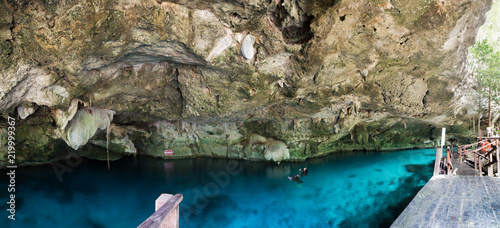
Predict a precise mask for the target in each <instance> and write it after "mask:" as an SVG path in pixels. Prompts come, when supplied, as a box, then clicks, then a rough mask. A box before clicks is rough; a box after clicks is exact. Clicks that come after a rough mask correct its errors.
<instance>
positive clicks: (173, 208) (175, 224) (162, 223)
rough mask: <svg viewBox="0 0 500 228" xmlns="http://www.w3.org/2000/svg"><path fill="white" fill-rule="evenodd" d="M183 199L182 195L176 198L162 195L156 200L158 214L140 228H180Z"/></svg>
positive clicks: (150, 217) (175, 196) (177, 195)
mask: <svg viewBox="0 0 500 228" xmlns="http://www.w3.org/2000/svg"><path fill="white" fill-rule="evenodd" d="M182 199H183V196H182V194H176V195H174V196H172V195H170V194H161V196H160V197H158V199H156V212H155V213H154V214H153V215H151V216H149V218H148V219H146V221H144V222H143V223H141V225H139V226H138V228H150V227H153V228H157V227H161V228H179V203H181V201H182Z"/></svg>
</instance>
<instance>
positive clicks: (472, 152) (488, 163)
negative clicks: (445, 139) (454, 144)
mask: <svg viewBox="0 0 500 228" xmlns="http://www.w3.org/2000/svg"><path fill="white" fill-rule="evenodd" d="M488 139H489V140H495V145H498V138H497V137H495V138H491V139H490V138H478V140H479V141H478V142H476V143H472V144H467V145H462V146H459V147H458V154H459V156H460V162H463V159H464V158H466V157H468V156H469V157H470V156H473V157H474V169H476V170H479V175H480V176H482V175H483V164H484V167H486V168H488V176H493V166H492V165H493V164H495V163H496V164H497V170H500V159H499V158H500V156H499V150H498V146H493V147H492V148H491V149H489V150H488V145H485V146H482V145H484V143H485V142H486V140H488ZM485 150H486V151H485ZM493 154H495V157H494V156H493ZM483 160H484V162H483Z"/></svg>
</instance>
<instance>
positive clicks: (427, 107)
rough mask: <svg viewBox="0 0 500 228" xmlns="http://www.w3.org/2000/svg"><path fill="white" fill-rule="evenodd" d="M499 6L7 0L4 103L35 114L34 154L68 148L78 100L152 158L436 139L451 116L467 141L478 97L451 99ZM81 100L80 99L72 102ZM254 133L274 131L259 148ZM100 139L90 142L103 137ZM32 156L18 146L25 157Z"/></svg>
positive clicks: (129, 146)
mask: <svg viewBox="0 0 500 228" xmlns="http://www.w3.org/2000/svg"><path fill="white" fill-rule="evenodd" d="M490 5H491V1H472V0H455V1H451V0H437V1H435V0H411V1H401V0H392V1H388V0H362V1H354V0H345V1H338V0H311V1H297V0H275V1H273V0H216V1H208V0H194V1H176V0H170V1H153V0H142V1H141V0H120V1H107V0H102V1H5V2H4V3H2V4H0V15H1V16H0V38H1V40H0V78H1V80H2V83H1V84H0V110H1V111H2V112H3V116H4V117H3V118H6V116H7V115H11V116H16V115H18V114H19V115H20V116H21V117H23V118H26V119H25V120H21V121H20V122H19V123H18V125H19V128H20V129H23V128H33V129H40V132H43V134H40V135H38V134H35V133H34V131H33V132H30V131H21V132H22V133H18V135H19V137H18V138H16V139H17V140H18V141H19V145H20V147H23V148H37V151H39V150H38V149H40V148H44V150H45V151H47V150H50V149H47V148H52V150H56V149H57V148H59V146H55V145H61V139H62V138H63V136H61V134H57V132H56V131H58V129H61V124H63V125H64V127H63V128H62V129H65V128H66V125H67V124H68V122H70V121H71V120H72V119H73V118H74V117H75V116H77V115H75V114H76V113H77V111H78V113H82V110H87V112H86V113H87V114H86V115H95V114H92V112H88V110H108V111H109V112H114V115H113V117H112V122H113V124H115V125H116V126H117V127H114V128H111V137H112V139H111V143H112V146H111V147H112V148H110V149H112V150H115V152H126V153H135V152H137V153H143V154H150V155H155V156H163V150H164V149H174V151H175V152H174V156H172V157H191V156H221V157H236V158H246V159H272V160H274V159H280V160H281V159H284V160H287V159H288V160H301V159H304V158H306V157H313V156H320V155H324V154H326V153H330V152H333V151H339V150H356V149H368V150H372V149H378V150H388V149H400V148H413V147H426V146H430V145H432V141H435V138H434V137H436V136H437V134H438V132H437V131H436V130H435V129H436V128H439V127H441V126H448V132H449V133H451V137H452V139H453V140H462V136H463V134H466V133H468V130H469V124H468V123H467V122H463V120H466V119H467V118H462V117H466V115H467V109H466V108H461V109H460V110H461V111H460V112H458V113H456V112H454V111H453V110H452V109H451V108H450V107H452V105H457V102H459V101H460V100H461V97H460V96H459V93H457V91H459V90H460V87H459V86H460V82H461V81H462V79H463V78H464V77H465V75H466V73H467V71H466V53H467V48H468V47H469V46H470V45H472V44H473V42H474V37H475V35H476V32H477V29H478V27H479V26H480V25H481V24H482V23H483V21H484V14H485V13H486V11H487V10H488V9H489V7H490ZM245 37H247V38H245ZM252 38H254V42H255V43H253V42H252V41H253V39H252ZM247 43H248V44H247ZM242 52H243V53H242ZM73 99H79V100H81V101H83V103H82V102H80V103H79V104H80V105H77V106H80V107H77V109H75V108H74V107H75V106H74V105H73V106H72V107H73V109H71V108H70V101H71V100H73ZM458 105H460V104H458ZM17 107H23V108H20V109H17ZM24 107H28V108H30V107H31V108H33V110H31V111H34V112H33V113H31V112H27V111H28V109H26V108H24ZM94 107H96V108H97V109H94ZM453 107H455V106H453ZM68 108H70V109H68ZM16 110H21V111H19V113H18V112H17V111H16ZM63 110H64V111H63ZM66 110H69V111H66ZM28 113H29V114H28ZM96 117H97V116H93V117H91V119H95V118H96ZM97 118H98V117H97ZM3 123H5V121H3ZM3 123H2V124H3ZM2 126H3V125H2ZM97 128H101V127H97ZM101 129H102V128H101ZM124 129H126V130H124ZM76 130H77V131H78V130H79V128H78V129H76ZM104 131H105V130H104ZM118 131H119V132H118ZM5 134H6V129H4V128H3V127H2V137H3V136H4V135H5ZM255 134H258V135H261V136H263V137H265V138H269V139H272V140H275V141H274V142H277V143H275V144H273V145H270V144H269V145H266V144H265V143H264V144H261V145H257V144H255V145H254V144H250V143H249V142H250V138H251V137H252V135H255ZM105 135H106V134H105V133H103V132H102V131H97V134H94V133H93V134H91V135H89V136H90V137H93V138H92V139H91V141H90V142H91V143H93V144H94V145H96V146H101V147H102V146H103V143H102V142H103V140H106V139H105ZM38 137H44V138H43V139H44V140H43V142H44V143H42V144H40V143H39V140H38ZM85 138H87V137H85ZM23 140H24V141H23ZM30 140H33V141H30ZM65 140H67V139H65ZM84 141H86V140H84ZM2 142H4V141H2ZM81 143H83V141H82V142H75V143H70V144H74V145H72V146H73V147H74V148H77V147H75V145H79V146H80V144H81ZM4 148H5V147H2V150H3V149H4ZM271 150H273V151H280V152H279V153H280V155H279V156H278V155H276V156H271V155H270V154H271V153H270V152H269V151H271ZM266 151H267V152H266ZM285 151H286V152H285ZM5 153H6V151H2V152H1V154H2V159H3V158H4V156H5ZM287 153H288V154H289V155H287ZM44 154H50V153H49V152H44ZM265 154H266V155H265ZM56 155H57V153H55V152H54V153H53V156H52V155H50V156H49V157H50V158H47V157H45V158H46V159H49V160H50V159H56V158H57V156H56ZM34 156H36V155H35V154H29V153H26V154H24V152H21V151H19V157H20V160H21V161H25V162H29V161H35V160H36V161H38V158H34ZM278 157H280V158H278ZM275 161H276V160H275Z"/></svg>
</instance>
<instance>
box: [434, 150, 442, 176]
mask: <svg viewBox="0 0 500 228" xmlns="http://www.w3.org/2000/svg"><path fill="white" fill-rule="evenodd" d="M442 156H443V151H442V150H441V148H436V161H434V176H436V175H439V173H440V169H441V168H440V167H439V164H440V163H441V157H442Z"/></svg>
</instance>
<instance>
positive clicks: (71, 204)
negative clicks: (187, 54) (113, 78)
mask: <svg viewBox="0 0 500 228" xmlns="http://www.w3.org/2000/svg"><path fill="white" fill-rule="evenodd" d="M434 155H435V150H404V151H393V152H379V153H375V152H350V153H342V154H336V155H330V156H327V157H323V158H316V159H310V160H307V161H306V162H301V163H281V164H280V165H277V164H274V163H269V162H251V161H242V160H227V159H213V158H198V159H184V160H160V159H154V158H149V157H135V158H134V157H128V158H124V159H122V160H119V161H115V162H112V163H111V170H107V165H106V162H100V161H92V160H86V159H84V160H83V161H82V162H81V163H80V164H79V165H78V166H76V167H74V168H72V170H73V171H72V172H71V173H65V174H63V175H61V176H60V177H61V178H62V179H61V181H60V180H59V179H58V177H57V175H56V174H55V172H54V170H53V167H52V166H51V165H43V166H36V167H23V168H18V169H17V171H16V172H17V176H16V182H17V183H16V185H17V186H16V190H17V194H16V207H17V208H16V209H17V211H16V221H10V220H9V219H7V216H8V215H9V214H8V212H7V211H6V209H7V204H6V202H7V201H8V200H7V199H8V198H7V197H8V196H7V185H8V184H7V181H8V180H7V178H6V175H2V177H1V179H0V186H4V187H2V188H1V189H4V190H2V194H1V195H0V196H1V202H3V203H2V204H1V205H2V206H1V211H2V213H1V214H0V216H1V217H0V227H75V228H76V227H136V226H137V225H139V224H140V223H141V222H142V221H143V220H145V219H146V218H147V217H148V216H149V215H151V214H152V213H153V212H154V201H155V199H156V198H157V197H158V196H159V195H160V194H161V193H182V194H183V195H184V200H183V201H182V203H181V206H180V213H181V214H180V225H181V227H387V226H389V225H390V224H391V223H392V222H393V221H394V220H395V219H396V217H397V216H398V215H399V213H400V212H401V211H402V210H403V209H404V207H405V206H406V205H407V204H408V203H409V202H410V201H411V199H412V198H413V196H414V195H415V194H416V193H417V192H418V190H419V189H420V188H421V187H423V185H425V183H426V182H427V181H428V180H429V179H430V177H431V176H432V169H433V160H434ZM61 164H63V165H64V164H65V163H64V161H63V162H61ZM303 167H308V169H309V174H308V175H307V176H303V177H301V179H302V181H303V183H302V184H297V183H295V182H291V181H289V180H288V178H287V177H288V176H291V175H294V174H297V173H298V170H299V168H303ZM2 172H7V171H6V170H2Z"/></svg>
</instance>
